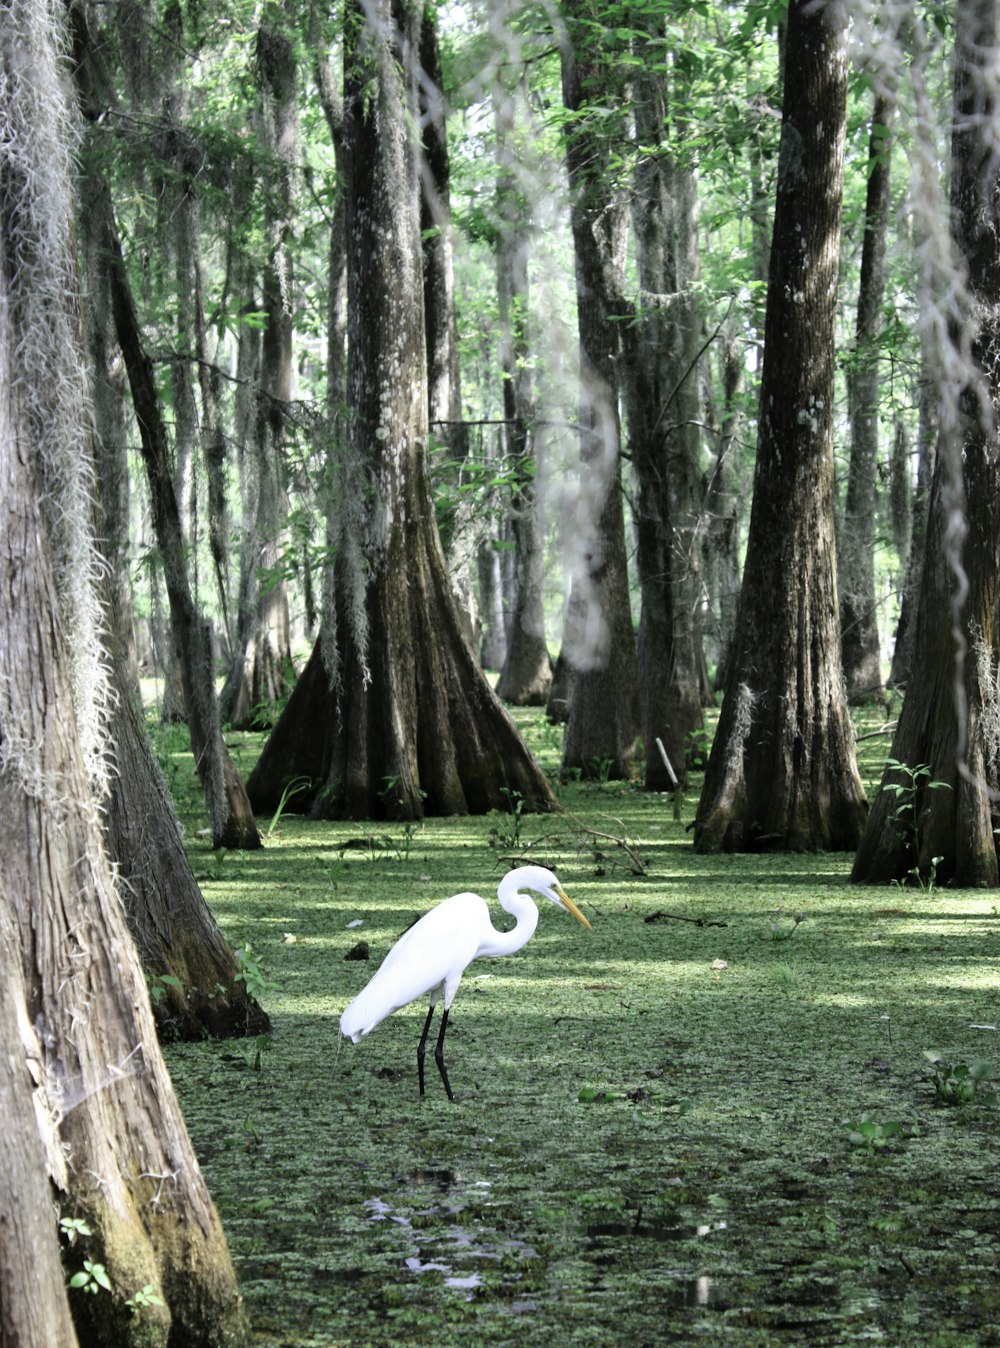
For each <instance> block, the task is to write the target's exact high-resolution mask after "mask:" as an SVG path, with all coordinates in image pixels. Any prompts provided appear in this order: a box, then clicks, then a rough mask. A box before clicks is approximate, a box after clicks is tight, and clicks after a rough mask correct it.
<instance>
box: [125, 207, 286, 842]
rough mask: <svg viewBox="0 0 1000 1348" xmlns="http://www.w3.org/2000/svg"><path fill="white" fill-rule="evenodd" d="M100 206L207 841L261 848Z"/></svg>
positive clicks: (145, 368) (149, 383)
mask: <svg viewBox="0 0 1000 1348" xmlns="http://www.w3.org/2000/svg"><path fill="white" fill-rule="evenodd" d="M102 207H103V209H102V215H101V227H102V229H103V232H104V258H105V265H106V266H107V267H108V269H109V271H108V278H109V284H110V288H111V301H112V309H113V313H114V318H115V330H116V332H117V335H118V343H119V345H120V347H121V350H122V355H123V357H124V360H125V368H126V370H127V371H128V378H129V386H130V388H131V390H132V401H133V403H134V405H135V413H136V418H137V420H138V422H139V438H140V445H141V448H142V457H143V461H144V463H145V466H146V474H147V477H148V479H149V494H150V500H151V503H152V507H153V520H154V525H155V528H156V538H157V543H158V544H159V547H160V551H161V553H162V554H163V564H164V575H165V579H166V584H167V595H168V598H169V600H170V620H171V630H172V634H173V638H174V642H175V644H176V647H177V653H178V657H179V661H180V666H181V677H182V679H183V682H184V698H185V702H186V704H187V709H188V729H189V731H190V734H191V747H192V750H193V751H194V758H195V765H196V767H197V769H198V775H199V778H200V779H201V783H202V786H203V788H204V790H205V799H206V804H207V806H208V813H209V822H210V824H211V827H212V841H213V845H214V846H215V847H227V848H230V849H253V848H257V847H259V846H260V841H261V839H260V834H259V833H258V831H257V825H256V822H255V821H254V817H253V812H252V810H251V808H250V802H249V800H248V798H247V794H246V791H245V790H244V787H243V783H242V782H241V781H240V778H239V774H238V773H237V771H236V769H235V767H234V766H233V762H232V759H231V758H230V757H229V752H228V750H227V749H226V746H225V742H224V741H223V738H222V729H221V726H220V724H219V705H218V700H217V698H216V694H215V685H214V662H213V659H212V640H211V633H210V630H209V626H208V623H207V621H206V620H205V619H204V618H202V617H201V615H200V614H199V613H198V612H197V610H196V608H195V605H194V600H193V598H192V596H191V590H190V586H189V584H188V578H187V567H186V563H185V559H184V543H183V538H182V536H181V529H180V516H179V514H178V510H177V499H176V497H175V495H174V489H173V482H172V479H171V475H170V465H169V460H168V455H167V443H166V427H165V426H164V423H163V414H162V411H161V408H160V403H159V398H158V396H157V393H156V385H155V382H154V379H153V373H152V367H151V365H150V362H149V358H148V357H147V355H146V353H145V351H144V349H143V346H142V338H141V333H140V329H139V322H138V318H137V316H136V312H135V304H134V302H133V299H132V291H131V288H130V286H129V282H128V275H127V273H126V270H125V259H124V257H123V256H122V251H121V243H120V241H119V239H118V232H117V229H116V228H115V222H114V213H113V208H112V205H111V199H110V195H109V194H108V193H107V189H106V188H105V191H104V193H103V202H102Z"/></svg>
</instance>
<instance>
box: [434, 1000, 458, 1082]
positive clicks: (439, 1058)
mask: <svg viewBox="0 0 1000 1348" xmlns="http://www.w3.org/2000/svg"><path fill="white" fill-rule="evenodd" d="M447 1028H448V1012H447V1010H446V1011H445V1013H444V1015H443V1016H442V1017H441V1029H440V1030H439V1031H438V1041H437V1045H436V1047H435V1049H434V1061H435V1062H436V1063H437V1065H438V1071H439V1072H440V1073H441V1080H442V1081H443V1082H444V1088H445V1090H446V1091H447V1092H448V1099H449V1100H454V1098H455V1097H454V1095H452V1093H451V1082H450V1081H449V1080H448V1072H447V1069H446V1068H445V1065H444V1032H445V1030H446V1029H447Z"/></svg>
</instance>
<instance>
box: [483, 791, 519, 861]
mask: <svg viewBox="0 0 1000 1348" xmlns="http://www.w3.org/2000/svg"><path fill="white" fill-rule="evenodd" d="M500 794H501V795H503V796H506V797H507V804H508V806H509V808H510V813H509V814H506V815H503V814H499V813H498V815H497V823H496V824H494V826H493V827H492V828H491V829H490V845H491V846H492V847H495V848H497V849H498V850H499V851H506V852H516V851H517V850H518V849H519V848H520V846H521V828H522V825H523V822H524V819H523V816H524V796H523V795H522V793H521V792H520V791H514V790H512V789H511V787H509V786H502V787H501V788H500Z"/></svg>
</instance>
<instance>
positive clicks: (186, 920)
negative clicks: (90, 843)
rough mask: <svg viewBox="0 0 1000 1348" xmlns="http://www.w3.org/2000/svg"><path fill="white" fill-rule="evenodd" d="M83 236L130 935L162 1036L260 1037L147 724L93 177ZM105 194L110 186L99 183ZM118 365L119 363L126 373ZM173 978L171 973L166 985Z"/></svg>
mask: <svg viewBox="0 0 1000 1348" xmlns="http://www.w3.org/2000/svg"><path fill="white" fill-rule="evenodd" d="M82 188H83V192H84V194H85V195H84V199H83V201H82V203H81V207H82V208H81V211H80V234H81V237H82V241H83V242H84V243H85V245H86V248H85V255H86V257H87V268H86V269H87V273H88V275H89V277H90V284H89V286H88V299H89V303H88V304H87V306H86V308H85V310H84V319H85V332H86V345H87V350H88V354H89V357H90V361H89V364H90V372H91V381H92V389H93V407H94V432H95V434H94V453H95V459H96V462H97V474H96V480H97V483H98V487H99V513H100V526H99V529H98V536H99V537H100V538H101V540H102V550H103V552H104V556H105V560H106V563H107V569H106V572H105V576H104V584H103V587H102V588H103V589H104V590H105V591H106V594H107V610H108V634H107V642H108V660H109V666H110V674H111V684H112V687H113V688H114V690H115V698H114V701H113V705H112V709H111V717H110V726H109V729H110V742H111V748H110V753H109V757H110V759H111V764H110V772H109V788H108V800H107V804H106V808H105V812H104V816H103V818H104V825H105V831H106V838H107V845H108V852H109V854H110V856H111V859H112V860H113V861H114V862H115V864H116V866H117V867H118V875H119V877H120V883H121V889H122V894H123V898H124V904H123V906H124V909H125V914H126V919H127V921H128V925H129V930H130V931H131V933H132V935H133V937H134V938H135V941H136V944H137V945H138V947H139V953H140V955H141V957H142V962H143V967H144V969H145V971H146V973H147V975H148V976H149V977H150V978H152V979H155V980H156V982H155V987H156V997H155V999H154V1004H153V1014H154V1016H155V1018H156V1022H157V1025H158V1027H159V1029H160V1032H161V1035H164V1036H170V1037H172V1038H184V1039H200V1038H202V1037H204V1035H205V1033H206V1032H207V1033H209V1034H212V1035H215V1036H216V1037H219V1038H221V1037H226V1036H229V1035H241V1034H247V1033H252V1034H259V1033H262V1032H263V1031H265V1030H266V1029H267V1028H268V1019H267V1016H266V1015H265V1014H264V1012H263V1011H261V1009H260V1007H258V1006H257V1004H256V1003H255V1002H254V1001H253V1000H252V998H250V997H249V996H248V994H247V989H246V984H245V982H242V981H239V980H238V974H239V968H238V966H237V963H236V959H235V957H234V956H233V952H232V951H231V950H230V948H229V946H228V945H227V944H226V942H225V940H224V939H223V937H222V933H221V932H220V931H219V928H218V925H217V923H216V921H215V918H214V917H213V916H212V913H211V911H210V909H209V908H208V905H207V904H206V903H205V900H204V898H203V897H202V894H201V890H200V889H199V888H198V883H197V881H196V880H195V878H194V873H193V871H192V869H191V863H190V861H189V860H188V858H187V855H186V853H185V851H184V845H183V842H182V839H181V833H180V829H179V827H178V824H177V820H176V818H175V816H174V810H173V804H172V802H171V800H170V796H169V793H168V791H167V788H166V785H165V783H164V781H163V776H162V773H161V772H160V769H159V766H158V764H157V762H156V760H155V758H154V757H153V753H152V750H151V748H150V745H149V741H148V738H147V736H146V731H145V727H144V725H143V720H142V712H141V697H140V693H139V678H138V669H137V667H136V660H135V652H134V646H133V641H132V630H131V625H132V586H131V580H130V576H129V568H128V466H127V463H126V452H125V451H126V436H125V418H124V409H123V400H124V397H125V387H124V378H123V376H122V373H121V371H120V358H119V355H118V350H117V344H116V343H115V340H114V335H113V332H112V331H111V301H110V296H109V295H108V293H107V284H106V283H107V277H106V271H105V268H104V267H103V265H102V260H101V258H100V256H99V253H100V248H101V244H102V242H103V235H102V234H101V231H100V228H99V227H98V228H97V229H94V228H93V226H94V225H95V224H96V223H97V222H99V220H100V204H99V202H97V203H95V202H92V201H88V200H87V197H86V192H87V191H88V189H89V190H91V191H93V190H94V183H93V179H87V178H84V179H83V180H82ZM98 190H100V189H98ZM116 366H117V368H116ZM163 975H168V976H169V977H168V979H167V981H163V977H162V976H163Z"/></svg>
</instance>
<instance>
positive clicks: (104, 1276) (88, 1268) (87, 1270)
mask: <svg viewBox="0 0 1000 1348" xmlns="http://www.w3.org/2000/svg"><path fill="white" fill-rule="evenodd" d="M69 1285H70V1287H72V1288H73V1289H74V1291H77V1292H93V1293H94V1294H95V1295H96V1293H98V1292H99V1291H100V1290H101V1289H102V1288H103V1289H104V1291H105V1292H110V1291H111V1279H110V1278H109V1277H108V1273H107V1270H106V1269H105V1267H104V1265H103V1264H95V1263H92V1262H91V1260H89V1259H85V1260H84V1261H83V1268H82V1269H81V1270H80V1272H79V1273H74V1274H73V1276H72V1278H70V1280H69Z"/></svg>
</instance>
